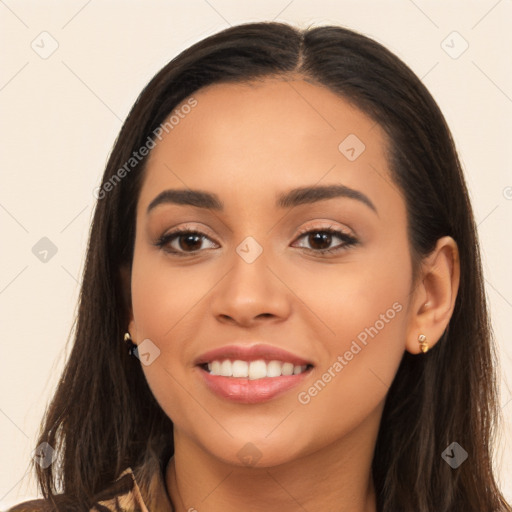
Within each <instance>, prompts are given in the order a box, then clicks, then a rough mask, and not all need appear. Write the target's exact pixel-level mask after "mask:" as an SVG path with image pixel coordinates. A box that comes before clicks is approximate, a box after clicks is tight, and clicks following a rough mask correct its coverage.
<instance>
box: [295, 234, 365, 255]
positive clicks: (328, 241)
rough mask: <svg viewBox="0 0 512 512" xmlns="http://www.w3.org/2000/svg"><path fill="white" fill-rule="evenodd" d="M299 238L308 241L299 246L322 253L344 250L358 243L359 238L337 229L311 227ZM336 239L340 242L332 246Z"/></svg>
mask: <svg viewBox="0 0 512 512" xmlns="http://www.w3.org/2000/svg"><path fill="white" fill-rule="evenodd" d="M297 240H305V242H306V244H305V245H304V244H299V247H302V248H304V249H306V250H308V251H310V252H315V253H317V254H320V255H322V254H329V253H336V252H339V251H343V250H344V249H347V248H349V247H351V246H353V245H356V244H357V243H358V240H357V238H355V237H353V236H352V235H349V234H347V233H344V232H343V231H338V230H337V229H311V230H309V231H304V232H302V233H301V234H300V236H299V237H298V239H297ZM336 241H339V242H338V243H337V244H336V245H334V246H332V244H333V242H336Z"/></svg>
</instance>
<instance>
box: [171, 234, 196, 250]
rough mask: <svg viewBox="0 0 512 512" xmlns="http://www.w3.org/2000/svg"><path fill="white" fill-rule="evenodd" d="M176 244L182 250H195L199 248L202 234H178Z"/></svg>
mask: <svg viewBox="0 0 512 512" xmlns="http://www.w3.org/2000/svg"><path fill="white" fill-rule="evenodd" d="M177 240H178V245H179V247H180V249H182V250H184V251H197V250H198V249H200V248H201V243H202V236H201V235H198V234H194V233H187V234H186V235H180V236H179V237H178V238H177Z"/></svg>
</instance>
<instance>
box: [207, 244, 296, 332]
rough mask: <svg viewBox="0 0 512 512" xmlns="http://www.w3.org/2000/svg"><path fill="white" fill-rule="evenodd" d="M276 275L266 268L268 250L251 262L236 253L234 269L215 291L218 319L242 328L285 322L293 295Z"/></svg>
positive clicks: (214, 306)
mask: <svg viewBox="0 0 512 512" xmlns="http://www.w3.org/2000/svg"><path fill="white" fill-rule="evenodd" d="M276 274H277V272H276V271H275V270H274V269H272V270H271V269H270V268H268V266H267V258H266V255H265V251H263V253H262V254H261V255H260V256H259V257H258V258H257V259H256V260H255V261H253V262H251V263H249V262H247V261H245V260H244V259H243V258H242V257H240V256H239V255H238V254H236V253H235V254H234V256H233V263H232V266H231V269H230V270H229V272H228V273H227V274H226V275H225V277H224V278H223V279H222V280H221V282H220V283H219V284H218V285H217V286H216V287H215V289H214V295H213V297H212V301H211V307H212V310H213V314H214V316H215V318H216V319H217V320H218V321H219V322H221V323H226V324H233V325H239V326H243V327H250V326H252V325H256V324H258V323H261V322H279V321H283V320H285V319H286V318H287V317H288V316H289V315H290V311H291V293H290V291H289V290H288V289H287V287H286V286H285V284H283V281H282V280H280V279H279V278H278V277H277V276H276Z"/></svg>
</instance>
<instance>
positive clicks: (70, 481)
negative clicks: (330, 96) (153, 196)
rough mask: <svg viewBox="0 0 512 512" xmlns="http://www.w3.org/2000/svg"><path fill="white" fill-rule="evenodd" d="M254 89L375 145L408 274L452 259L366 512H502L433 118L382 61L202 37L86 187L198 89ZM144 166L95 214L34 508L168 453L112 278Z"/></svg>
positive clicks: (127, 244)
mask: <svg viewBox="0 0 512 512" xmlns="http://www.w3.org/2000/svg"><path fill="white" fill-rule="evenodd" d="M270 76H274V77H286V76H288V77H289V76H302V77H304V78H307V79H308V80H311V81H313V82H315V83H317V84H321V85H323V86H325V87H327V88H329V89H330V90H331V91H333V92H335V93H337V94H339V95H340V96H342V97H343V98H345V99H347V100H348V101H350V102H351V103H352V104H354V105H356V106H357V107H358V108H359V109H360V110H361V111H363V112H365V113H366V114H367V115H369V116H370V117H371V118H373V119H374V120H375V121H376V122H377V123H378V124H379V125H380V126H381V127H382V128H383V129H384V131H385V132H386V134H387V136H388V138H389V141H390V147H389V165H390V168H391V171H392V177H393V180H394V181H395V183H396V185H397V186H398V188H399V189H400V190H401V192H402V194H403V196H404V198H405V201H406V205H407V215H408V226H409V239H410V249H411V255H413V256H414V260H415V261H419V260H420V259H421V258H422V257H424V256H426V255H427V254H429V252H431V251H432V249H433V248H434V246H435V243H436V241H437V240H438V239H439V238H440V237H442V236H444V235H449V236H452V237H453V238H454V239H455V241H456V242H457V244H458V247H459V252H460V265H461V279H460V288H459V292H458V296H457V300H456V304H455V309H454V312H453V315H452V318H451V320H450V323H449V327H448V329H447V331H446V332H445V334H444V335H443V337H442V339H441V340H440V341H439V343H438V344H437V345H436V346H435V347H434V349H432V350H431V351H429V352H428V353H427V354H425V355H422V356H413V355H410V354H408V353H405V354H404V357H403V360H402V362H401V364H400V367H399V369H398V372H397V374H396V377H395V379H394V381H393V384H392V386H391V388H390V390H389V393H388V396H387V399H386V404H385V409H384V413H383V417H382V422H381V426H380V431H379V435H378V440H377V445H376V449H375V455H374V460H373V466H372V471H373V477H374V483H375V488H376V492H377V503H378V510H379V511H381V512H399V511H404V512H405V511H407V512H411V511H415V512H433V511H435V512H448V511H452V512H469V511H475V512H491V511H505V510H507V511H510V510H511V509H510V507H509V506H508V505H507V504H506V502H505V500H504V498H503V497H502V495H501V493H500V491H499V489H498V486H497V484H496V482H495V478H494V476H493V468H492V447H493V442H494V434H495V427H496V425H497V420H498V418H499V407H498V398H497V389H496V386H497V376H496V375H495V372H496V364H497V362H496V358H495V353H494V348H493V341H492V334H491V327H490V324H489V317H488V312H487V306H486V300H485V293H484V282H483V276H482V269H481V262H480V256H479V248H478V242H477V237H476V228H475V222H474V218H473V213H472V209H471V205H470V202H469V198H468V192H467V189H466V185H465V182H464V177H463V174H462V170H461V166H460V163H459V160H458V157H457V154H456V150H455V147H454V143H453V141H452V137H451V135H450V132H449V129H448V127H447V125H446V122H445V120H444V118H443V115H442V114H441V112H440V110H439V108H438V106H437V104H436V103H435V101H434V100H433V98H432V97H431V95H430V94H429V93H428V91H427V90H426V88H425V87H424V86H423V84H422V83H421V81H420V80H419V79H418V78H417V77H416V76H415V75H414V73H413V72H412V71H411V70H410V69H409V68H408V67H407V66H406V65H405V64H404V63H403V62H402V61H401V60H399V59H398V58H397V57H396V56H395V55H393V54H392V53H391V52H390V51H388V50H387V49H385V48H384V47H383V46H381V45H380V44H378V43H376V42H375V41H373V40H371V39H369V38H367V37H365V36H363V35H361V34H358V33H355V32H353V31H351V30H347V29H345V28H340V27H336V26H323V27H315V28H309V29H306V30H298V29H296V28H293V27H291V26H289V25H286V24H280V23H252V24H245V25H239V26H235V27H233V28H229V29H227V30H224V31H222V32H220V33H218V34H215V35H213V36H211V37H208V38H207V39H204V40H202V41H200V42H199V43H197V44H195V45H194V46H192V47H190V48H188V49H187V50H185V51H184V52H183V53H181V54H180V55H179V56H178V57H176V58H175V59H174V60H172V61H171V62H170V63H169V64H167V65H166V66H165V67H164V68H163V69H162V70H161V71H160V72H159V73H158V74H157V75H156V76H155V77H154V78H153V79H152V80H151V81H150V83H149V84H148V85H147V86H146V87H145V89H144V90H143V91H142V93H141V94H140V96H139V98H138V99H137V101H136V103H135V105H134V106H133V108H132V110H131V112H130V114H129V116H128V118H127V119H126V121H125V123H124V125H123V127H122V129H121V132H120V134H119V136H118V139H117V141H116V143H115V145H114V148H113V151H112V154H111V155H110V158H109V161H108V164H107V167H106V170H105V173H104V176H103V182H102V186H104V185H105V184H106V183H107V182H108V181H109V180H111V179H112V177H113V176H114V175H115V174H116V173H117V171H118V169H120V168H122V167H123V165H125V163H126V162H127V161H128V160H129V159H130V157H131V156H132V153H133V152H134V151H137V149H138V148H140V147H142V146H144V145H145V144H146V141H147V139H148V137H152V134H153V132H154V130H155V129H156V128H157V127H158V126H159V125H160V124H161V123H162V122H163V121H164V120H165V119H166V117H167V116H168V115H169V114H170V113H171V112H172V110H173V109H175V108H176V107H177V106H178V105H179V104H180V102H182V101H184V100H185V99H186V98H188V97H189V96H190V95H192V94H193V93H194V92H196V91H198V90H199V89H200V88H202V87H205V86H207V85H210V84H215V83H227V82H247V81H250V80H254V79H259V78H264V77H270ZM145 160H146V159H143V160H141V162H140V163H139V164H138V165H137V166H135V167H134V168H133V169H132V170H131V171H130V172H129V174H128V175H126V176H125V177H124V178H123V179H122V180H119V182H118V183H116V185H115V186H114V187H110V188H111V190H109V191H108V193H106V194H105V197H103V198H101V199H99V200H98V202H97V205H96V210H95V215H94V220H93V224H92V228H91V232H90V239H89V245H88V249H87V259H86V264H85V269H84V275H83V282H82V288H81V295H80V305H79V312H78V319H77V324H76V329H75V332H74V345H73V348H72V352H71V354H70V357H69V360H68V362H67V365H66V368H65V371H64V373H63V375H62V378H61V380H60V383H59V386H58V388H57V391H56V393H55V396H54V398H53V400H52V402H51V404H50V406H49V408H48V410H47V412H46V416H45V419H44V423H43V425H42V427H41V434H40V437H39V441H38V444H39V443H42V442H47V443H49V444H50V445H51V446H53V447H54V448H56V449H57V450H58V452H59V461H58V464H53V465H51V466H50V467H48V468H47V469H42V468H41V467H39V466H36V470H37V476H38V480H39V484H40V487H41V489H42V492H43V494H44V496H45V498H46V499H47V500H48V502H49V503H52V504H53V505H54V506H57V503H62V505H60V506H61V507H62V510H73V509H76V510H87V505H88V504H90V503H91V502H92V499H93V496H94V495H95V494H97V493H98V492H100V491H101V490H102V489H104V488H105V487H106V486H107V485H108V484H109V482H111V481H112V480H113V479H115V478H116V476H118V475H119V474H120V473H121V471H122V470H123V469H125V468H126V467H127V466H131V467H133V468H134V467H144V464H145V463H146V462H147V461H148V460H158V464H160V466H159V468H160V469H163V467H164V466H163V464H165V462H166V461H167V460H168V458H169V457H170V456H171V455H172V453H173V444H172V435H171V432H172V428H173V425H172V422H171V420H170V419H169V418H168V417H167V416H166V415H165V413H164V412H163V411H162V409H161V408H160V406H159V405H158V403H157V402H156V400H155V398H154V397H153V395H152V393H151V391H150V389H149V387H148V385H147V383H146V380H145V377H144V374H143V372H142V370H141V367H140V363H139V361H138V360H137V359H136V358H135V357H130V356H129V355H128V354H127V351H126V349H125V346H124V345H123V343H122V339H123V334H124V332H125V331H126V328H127V324H128V308H129V300H130V299H129V297H128V296H127V293H126V290H125V288H124V287H123V281H122V279H121V272H120V269H122V268H127V269H129V268H130V266H131V261H132V255H133V248H134V234H135V210H136V204H137V200H138V195H139V190H140V187H141V182H142V179H143V176H144V163H145ZM105 190H106V188H105ZM453 441H456V442H457V443H459V444H460V445H461V446H462V447H463V448H464V449H465V450H466V451H467V452H468V454H469V458H468V460H467V461H466V462H465V463H463V464H462V465H461V466H459V467H458V468H457V469H452V468H451V467H450V466H449V465H448V464H447V463H446V462H445V461H444V460H443V459H442V457H441V453H442V452H443V451H444V450H445V448H446V447H447V446H448V445H450V443H452V442H453ZM141 475H143V474H142V473H141ZM141 479H142V480H143V481H142V485H144V481H145V477H144V476H142V477H141ZM64 503H65V504H66V505H64Z"/></svg>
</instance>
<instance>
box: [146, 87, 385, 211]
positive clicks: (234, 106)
mask: <svg viewBox="0 0 512 512" xmlns="http://www.w3.org/2000/svg"><path fill="white" fill-rule="evenodd" d="M192 97H193V99H194V101H195V102H197V103H196V104H195V106H194V108H191V109H189V108H186V109H182V106H183V105H185V104H186V103H187V101H189V100H190V98H189V99H188V100H185V101H184V102H183V103H182V105H181V106H178V107H177V108H176V110H175V111H174V113H173V115H174V117H173V123H172V124H169V125H168V130H167V131H168V133H164V135H163V137H162V139H161V140H160V141H157V145H156V147H155V148H154V149H153V150H152V152H151V154H150V156H149V159H148V162H147V166H146V176H145V179H144V185H143V188H142V191H141V197H140V202H141V203H142V204H143V205H146V206H147V204H149V202H150V201H151V199H152V195H154V193H156V192H158V191H159V190H162V189H164V188H201V189H206V188H208V189H210V190H212V191H215V192H216V193H217V194H218V195H220V196H223V197H226V198H227V200H231V199H233V201H235V200H236V196H237V194H233V193H232V192H234V191H237V192H239V193H240V194H241V195H243V194H245V195H247V196H248V197H256V196H257V195H258V194H260V193H261V194H265V195H266V196H269V193H268V192H269V189H270V188H273V189H280V190H285V189H287V188H292V187H296V186H298V185H312V184H316V183H319V184H329V183H333V182H337V183H343V184H345V185H347V186H353V187H358V188H361V185H362V184H363V186H364V188H365V189H366V191H367V192H371V190H372V189H374V192H375V193H377V190H376V189H377V188H379V187H380V188H382V184H383V176H384V177H385V176H386V175H387V174H388V169H387V161H386V157H385V153H386V138H385V136H384V134H383V131H382V130H381V128H380V127H379V125H377V124H376V123H375V122H374V121H373V120H372V119H371V118H369V117H368V116H366V115H365V114H364V113H363V112H361V111H360V110H359V109H358V108H356V107H355V106H353V105H352V104H350V103H349V102H348V101H347V100H345V99H343V98H341V97H340V96H339V95H336V94H335V93H333V92H332V91H330V90H329V89H327V88H326V87H323V86H319V85H314V84H311V83H309V82H306V81H305V80H301V79H296V80H286V81H285V80H283V79H265V80H261V81H255V82H251V83H244V84H239V83H236V84H215V85H212V86H209V87H207V88H204V89H201V90H199V91H197V92H196V93H194V94H193V96H192ZM180 109H181V110H180ZM185 112H186V113H185ZM177 114H179V115H177ZM388 181H389V180H388ZM240 194H238V195H240ZM269 197H270V198H272V197H273V196H269ZM246 200H247V198H246Z"/></svg>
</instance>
